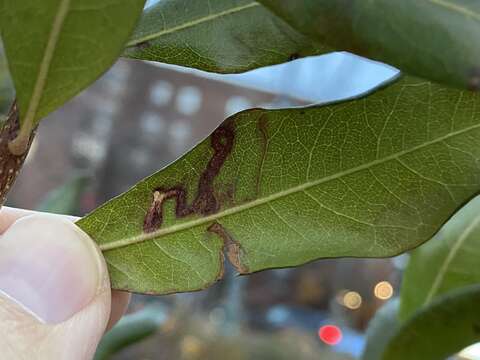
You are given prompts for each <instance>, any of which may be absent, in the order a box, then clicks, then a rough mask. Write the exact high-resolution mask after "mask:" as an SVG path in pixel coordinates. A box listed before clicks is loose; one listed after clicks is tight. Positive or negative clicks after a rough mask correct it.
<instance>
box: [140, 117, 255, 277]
mask: <svg viewBox="0 0 480 360" xmlns="http://www.w3.org/2000/svg"><path fill="white" fill-rule="evenodd" d="M234 140H235V129H234V123H233V121H232V120H226V121H224V122H223V123H222V125H220V127H218V128H217V129H216V130H215V131H214V132H213V133H212V135H211V136H210V145H211V147H212V149H213V155H212V157H211V159H210V160H209V162H208V164H207V166H206V168H205V170H204V171H203V172H202V174H201V175H200V178H199V179H198V188H197V194H196V196H195V199H194V200H193V201H192V203H191V204H190V205H188V204H187V192H186V189H185V186H184V185H180V184H178V185H175V186H172V187H170V188H162V187H159V188H157V189H155V190H154V192H153V201H152V205H151V206H150V209H149V210H148V211H147V214H146V216H145V219H144V223H143V231H144V232H145V233H151V232H154V231H156V230H158V229H159V228H160V227H161V226H162V223H163V204H164V202H165V201H166V200H168V199H175V201H176V206H175V216H176V217H177V218H184V217H186V216H189V215H192V214H198V215H202V216H207V215H211V214H214V213H216V212H218V211H219V209H220V202H219V201H218V199H217V198H216V197H215V192H214V189H213V182H214V180H215V177H216V176H217V175H218V174H219V173H220V170H221V168H222V166H223V164H224V163H225V161H226V159H227V157H228V156H229V155H230V153H231V152H232V149H233V145H234ZM207 231H208V232H211V233H213V234H216V235H218V236H219V237H220V238H221V239H222V241H223V243H224V251H225V253H226V256H227V258H228V259H229V260H230V262H231V263H232V264H233V265H234V267H235V268H236V269H237V270H238V271H239V272H247V271H248V270H247V269H246V268H245V266H243V265H242V264H241V262H240V245H239V244H238V242H236V241H235V240H234V239H233V238H232V237H231V236H230V234H229V233H228V232H227V231H226V230H225V228H224V227H223V226H222V225H221V224H219V223H218V222H214V223H213V224H212V225H210V226H209V227H208V228H207Z"/></svg>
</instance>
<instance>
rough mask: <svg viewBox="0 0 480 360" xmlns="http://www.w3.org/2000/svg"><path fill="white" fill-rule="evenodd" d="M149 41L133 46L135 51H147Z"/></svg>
mask: <svg viewBox="0 0 480 360" xmlns="http://www.w3.org/2000/svg"><path fill="white" fill-rule="evenodd" d="M150 46H151V45H150V41H148V40H146V41H142V42H140V43H138V44H136V45H135V47H136V48H137V49H140V50H145V49H148V48H149V47H150Z"/></svg>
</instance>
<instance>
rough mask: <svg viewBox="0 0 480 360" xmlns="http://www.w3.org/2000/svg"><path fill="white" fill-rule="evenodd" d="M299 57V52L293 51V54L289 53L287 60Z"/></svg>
mask: <svg viewBox="0 0 480 360" xmlns="http://www.w3.org/2000/svg"><path fill="white" fill-rule="evenodd" d="M299 58H300V54H299V53H293V54H291V55H290V56H289V57H288V59H287V61H293V60H297V59H299Z"/></svg>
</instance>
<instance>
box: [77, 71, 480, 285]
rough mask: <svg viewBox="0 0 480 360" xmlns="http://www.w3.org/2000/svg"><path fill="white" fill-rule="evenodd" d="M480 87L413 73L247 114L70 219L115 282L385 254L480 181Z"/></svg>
mask: <svg viewBox="0 0 480 360" xmlns="http://www.w3.org/2000/svg"><path fill="white" fill-rule="evenodd" d="M479 141H480V106H479V98H478V95H475V94H474V93H469V92H462V91H458V90H454V89H448V88H444V87H441V86H437V85H434V84H431V83H429V82H424V81H421V80H417V79H412V78H404V79H401V80H400V81H398V82H396V83H395V84H394V85H391V86H389V87H386V88H383V89H381V90H378V91H376V92H375V93H373V94H371V95H369V96H367V97H364V98H359V99H352V100H350V101H345V102H340V103H333V104H327V105H324V106H319V107H311V108H304V109H286V110H273V111H272V110H262V109H253V110H248V111H245V112H242V113H239V114H237V115H234V116H233V117H231V118H229V119H227V120H226V121H225V122H224V123H223V124H222V125H221V126H220V127H219V128H218V129H217V130H215V132H214V133H213V134H212V135H211V136H210V137H209V138H208V139H206V140H205V141H203V142H202V143H201V144H199V145H198V146H197V147H196V148H195V149H193V150H192V151H190V152H189V153H188V154H187V155H185V156H184V157H182V158H181V159H179V160H178V161H176V162H175V163H174V164H172V165H170V166H168V167H167V168H165V169H163V170H161V171H159V172H158V173H156V174H154V175H152V176H150V177H149V178H147V179H145V180H143V181H141V182H140V183H138V184H137V185H136V186H134V187H133V188H132V189H131V190H129V191H128V192H126V193H125V194H123V195H121V196H119V197H117V198H116V199H113V200H112V201H110V202H108V203H107V204H105V205H104V206H102V207H101V208H99V209H97V210H96V211H94V212H93V213H92V214H90V215H88V216H87V217H86V218H84V219H82V220H81V221H80V222H79V223H78V224H79V225H80V226H81V227H82V228H83V229H84V230H85V231H86V232H87V233H88V234H90V235H91V236H92V237H93V238H94V239H95V240H96V241H97V242H98V243H99V246H100V248H101V249H102V250H103V251H104V253H105V256H106V259H107V262H108V264H109V267H110V272H111V277H112V283H113V285H114V287H115V288H119V289H125V290H130V291H137V292H147V293H169V292H180V291H193V290H198V289H202V288H204V287H206V286H208V285H210V284H211V283H213V282H215V281H216V280H217V279H218V278H220V277H221V275H222V273H223V259H224V255H223V253H224V251H225V253H226V257H227V258H228V259H229V260H230V262H232V264H233V265H234V266H235V267H236V269H237V270H238V271H239V272H240V273H250V272H255V271H259V270H263V269H268V268H277V267H287V266H297V265H300V264H303V263H306V262H309V261H312V260H315V259H319V258H330V257H348V256H355V257H385V256H393V255H396V254H398V253H401V252H404V251H406V250H408V249H411V248H413V247H416V246H418V245H419V244H421V243H422V242H424V241H426V240H428V239H429V238H431V236H432V235H433V234H434V233H435V232H436V231H437V230H438V228H439V227H440V226H441V225H442V224H443V223H444V222H445V221H446V220H447V219H448V218H449V217H450V216H451V214H452V213H453V212H454V211H455V210H456V209H457V208H458V207H459V206H461V205H462V204H463V203H465V202H466V201H467V200H468V199H470V198H471V197H472V196H473V195H474V194H476V193H477V191H478V188H479V183H480V166H479V161H480V149H479V148H478V146H477V144H478V142H479Z"/></svg>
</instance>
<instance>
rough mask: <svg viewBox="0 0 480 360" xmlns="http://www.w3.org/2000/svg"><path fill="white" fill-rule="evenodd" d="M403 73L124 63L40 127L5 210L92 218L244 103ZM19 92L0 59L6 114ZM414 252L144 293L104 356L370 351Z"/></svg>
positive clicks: (320, 93)
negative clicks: (241, 70) (372, 323)
mask: <svg viewBox="0 0 480 360" xmlns="http://www.w3.org/2000/svg"><path fill="white" fill-rule="evenodd" d="M0 52H1V50H0ZM396 73H397V71H396V70H395V69H393V68H390V67H387V66H385V65H382V64H378V63H374V62H371V61H368V60H365V59H362V58H359V57H356V56H353V55H350V54H347V53H334V54H329V55H324V56H320V57H311V58H306V59H299V60H295V61H292V62H289V63H287V64H282V65H276V66H272V67H268V68H263V69H258V70H254V71H250V72H247V73H245V74H240V75H216V74H208V73H204V72H201V71H195V70H191V69H182V68H179V67H176V66H170V65H168V66H167V65H159V64H153V63H147V62H139V61H132V60H124V59H122V60H119V61H118V62H117V63H116V64H115V66H113V67H112V68H111V69H110V70H109V71H108V72H107V73H106V74H105V75H104V76H103V77H102V78H101V79H99V80H98V81H97V82H95V83H94V84H93V85H92V86H90V87H89V88H88V89H87V90H85V91H84V92H82V93H81V94H80V95H79V96H77V97H76V98H75V99H73V100H72V101H70V102H69V103H67V104H66V105H65V106H63V107H62V108H61V109H59V110H58V111H56V112H55V113H53V114H51V115H50V116H49V117H48V119H47V120H46V121H43V122H42V123H41V125H40V129H39V133H38V136H37V137H36V139H35V141H34V143H33V146H32V149H31V151H30V154H29V156H28V158H27V161H26V164H25V166H24V168H23V170H22V172H21V174H20V177H19V178H18V180H17V182H16V184H15V186H14V189H13V190H12V192H11V193H10V196H9V199H8V205H9V206H15V207H21V208H28V209H42V210H47V211H54V212H59V213H70V214H74V215H78V216H82V215H84V214H86V213H87V212H89V211H91V210H92V209H94V208H95V207H96V206H98V205H100V204H102V203H103V202H105V201H107V200H108V199H110V198H112V197H114V196H116V195H118V194H120V193H121V192H123V191H125V190H127V189H128V188H129V187H130V186H132V185H133V184H135V183H136V182H137V181H139V180H140V179H142V178H143V177H145V176H147V175H149V174H151V173H152V172H154V171H156V170H158V169H160V168H162V167H164V166H166V165H167V164H169V163H171V162H172V161H173V160H175V159H176V158H178V157H179V156H181V155H182V154H184V153H185V152H186V151H188V149H190V148H191V147H192V146H194V145H195V144H196V143H198V142H199V141H201V140H202V139H203V138H205V137H206V136H208V135H209V134H210V133H211V131H212V130H213V129H214V128H215V127H217V126H218V125H219V123H220V122H221V121H223V120H224V119H225V118H226V117H228V116H230V115H232V114H234V113H236V112H238V111H241V110H244V109H247V108H252V107H263V108H279V107H286V106H305V105H308V104H314V103H325V102H330V101H335V100H340V99H344V98H348V97H352V96H356V95H358V94H361V93H363V92H365V91H368V90H369V89H371V88H372V87H375V86H377V85H378V84H380V83H382V82H384V81H386V80H387V79H389V78H391V77H392V76H395V75H396ZM12 98H13V91H12V86H11V83H10V80H9V77H8V72H7V69H6V63H5V59H4V58H3V56H0V114H1V115H0V116H4V115H5V113H6V111H7V110H8V109H7V108H8V106H9V104H10V102H11V100H12ZM405 261H406V258H405V256H401V257H397V258H393V259H377V260H372V259H370V260H363V259H340V260H322V261H317V262H314V263H311V264H308V265H305V266H302V267H299V268H296V269H282V270H270V271H264V272H260V273H257V274H253V275H251V276H245V277H239V276H236V275H235V274H234V273H233V270H232V269H230V270H229V271H227V272H226V276H225V279H224V280H222V281H220V282H218V283H217V284H216V285H214V286H212V287H211V288H209V289H208V290H206V291H202V292H198V293H189V294H176V295H168V296H161V297H154V296H141V295H134V296H133V300H132V303H131V305H130V309H129V312H130V313H132V314H133V315H131V316H130V317H127V318H125V320H124V321H123V322H122V323H121V324H120V325H119V327H118V328H117V329H116V330H114V331H116V335H115V336H116V338H114V337H112V336H111V337H110V338H107V339H106V342H105V344H104V345H103V348H102V349H101V350H102V351H103V353H102V354H97V358H98V359H107V358H111V359H118V360H121V359H144V360H146V359H158V360H160V359H161V360H163V359H181V360H188V359H192V360H193V359H213V360H214V359H226V358H228V359H233V360H235V359H238V360H243V359H292V358H295V359H298V360H301V359H353V358H356V357H358V356H359V355H360V354H361V352H362V349H363V346H364V334H365V329H366V327H367V325H368V322H369V320H370V319H371V318H372V316H373V315H374V314H375V312H376V311H377V309H378V308H379V307H380V306H382V305H383V304H384V303H385V302H386V301H389V300H390V299H391V298H393V297H394V296H395V295H396V294H398V288H399V283H400V280H401V271H402V269H403V267H404V265H405ZM114 334H115V333H114ZM147 335H149V336H147ZM118 339H120V340H118ZM137 339H143V340H142V341H133V340H137ZM130 342H133V344H132V345H131V346H128V347H126V348H123V346H124V345H126V344H128V343H130ZM120 348H123V349H121V350H119V351H117V350H118V349H120ZM112 354H113V355H112Z"/></svg>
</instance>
